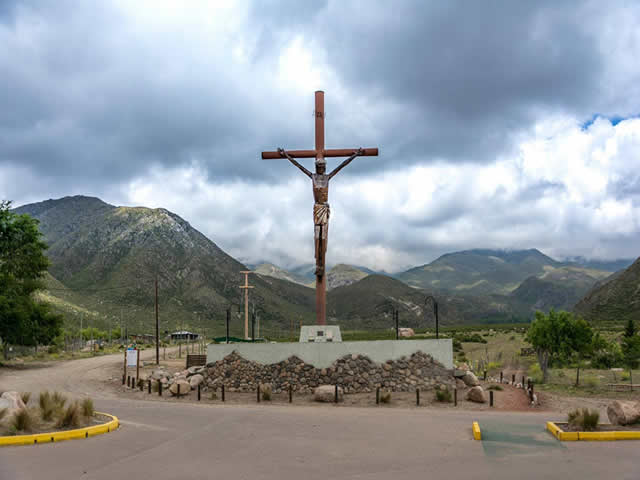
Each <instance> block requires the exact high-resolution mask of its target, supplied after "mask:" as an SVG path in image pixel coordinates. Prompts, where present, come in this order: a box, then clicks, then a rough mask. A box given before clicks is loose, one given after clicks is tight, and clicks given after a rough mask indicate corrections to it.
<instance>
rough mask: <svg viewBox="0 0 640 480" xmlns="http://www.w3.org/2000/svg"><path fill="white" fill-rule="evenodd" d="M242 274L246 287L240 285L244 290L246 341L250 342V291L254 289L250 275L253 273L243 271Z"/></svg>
mask: <svg viewBox="0 0 640 480" xmlns="http://www.w3.org/2000/svg"><path fill="white" fill-rule="evenodd" d="M240 273H243V274H244V285H240V288H241V289H243V290H244V339H245V340H249V289H250V288H253V287H252V286H250V285H249V274H250V273H253V272H252V271H251V270H243V271H241V272H240Z"/></svg>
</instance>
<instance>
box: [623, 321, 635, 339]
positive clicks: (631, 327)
mask: <svg viewBox="0 0 640 480" xmlns="http://www.w3.org/2000/svg"><path fill="white" fill-rule="evenodd" d="M635 334H636V322H634V321H633V318H630V319H629V320H628V321H627V325H626V326H625V327H624V336H625V337H627V338H629V337H633V336H634V335H635Z"/></svg>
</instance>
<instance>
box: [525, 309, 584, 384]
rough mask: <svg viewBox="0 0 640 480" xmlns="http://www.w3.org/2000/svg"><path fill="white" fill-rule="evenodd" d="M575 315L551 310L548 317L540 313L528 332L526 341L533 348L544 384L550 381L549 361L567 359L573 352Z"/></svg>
mask: <svg viewBox="0 0 640 480" xmlns="http://www.w3.org/2000/svg"><path fill="white" fill-rule="evenodd" d="M574 328H575V326H574V321H573V315H571V314H570V313H569V312H565V311H560V312H556V311H555V310H553V309H551V311H549V314H548V315H545V314H544V313H542V312H540V311H538V312H536V318H535V319H534V320H533V322H532V323H531V326H530V327H529V330H528V331H527V336H526V340H527V341H528V342H529V343H530V344H531V345H532V346H533V348H534V350H535V352H536V355H537V357H538V364H539V365H540V370H542V382H543V383H546V382H547V380H548V379H549V361H550V360H553V359H558V360H559V359H566V358H568V357H569V356H570V355H571V353H572V351H573V347H572V335H573V333H574Z"/></svg>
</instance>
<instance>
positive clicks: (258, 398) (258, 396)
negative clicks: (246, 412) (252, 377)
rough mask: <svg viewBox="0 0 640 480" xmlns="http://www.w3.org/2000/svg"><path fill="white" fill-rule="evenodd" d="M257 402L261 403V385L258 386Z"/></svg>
mask: <svg viewBox="0 0 640 480" xmlns="http://www.w3.org/2000/svg"><path fill="white" fill-rule="evenodd" d="M256 400H257V401H258V403H260V384H258V388H257V389H256Z"/></svg>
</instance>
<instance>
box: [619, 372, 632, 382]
mask: <svg viewBox="0 0 640 480" xmlns="http://www.w3.org/2000/svg"><path fill="white" fill-rule="evenodd" d="M630 379H631V376H630V375H629V372H620V380H622V381H623V382H626V381H628V380H630Z"/></svg>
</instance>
